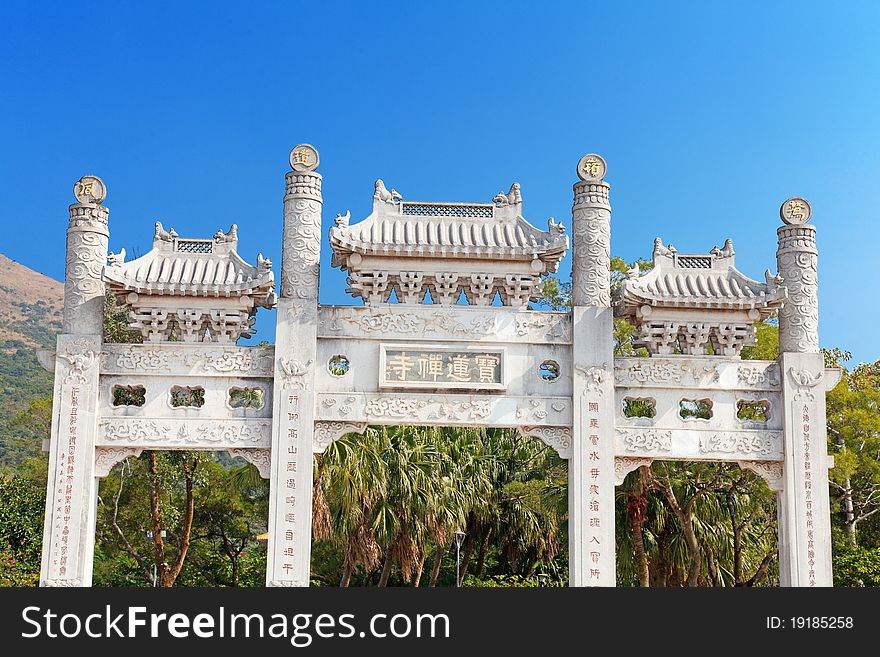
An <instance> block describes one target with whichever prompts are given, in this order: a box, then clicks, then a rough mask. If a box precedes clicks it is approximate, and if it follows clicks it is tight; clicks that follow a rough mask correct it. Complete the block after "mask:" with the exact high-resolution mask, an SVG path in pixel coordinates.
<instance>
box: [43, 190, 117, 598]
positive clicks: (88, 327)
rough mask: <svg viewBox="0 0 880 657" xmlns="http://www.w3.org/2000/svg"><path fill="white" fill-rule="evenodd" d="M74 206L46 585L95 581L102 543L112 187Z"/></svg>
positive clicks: (58, 366)
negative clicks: (98, 537) (100, 464)
mask: <svg viewBox="0 0 880 657" xmlns="http://www.w3.org/2000/svg"><path fill="white" fill-rule="evenodd" d="M73 192H74V196H75V197H76V200H77V202H76V203H74V204H73V205H71V206H70V223H69V225H68V228H67V267H66V273H65V284H64V319H63V324H62V332H61V334H60V335H59V336H58V343H57V349H56V359H55V388H54V396H53V403H52V433H51V438H50V441H49V479H48V484H47V487H46V517H45V523H44V528H43V554H42V562H41V566H40V585H41V586H89V585H90V584H91V582H92V559H93V556H94V541H95V506H96V500H97V498H96V495H97V479H96V478H95V430H96V427H97V410H98V362H99V360H100V355H101V345H102V341H103V316H104V312H103V311H104V284H103V283H102V281H101V271H102V268H103V267H104V264H105V263H106V262H107V240H108V236H109V234H108V230H107V218H108V216H109V210H108V209H107V208H105V207H103V206H102V205H101V203H102V202H103V200H104V198H105V196H106V190H105V187H104V183H103V182H102V181H101V180H100V179H99V178H97V177H95V176H83V177H82V178H80V179H79V181H77V183H76V185H75V186H74V190H73Z"/></svg>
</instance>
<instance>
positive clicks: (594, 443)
mask: <svg viewBox="0 0 880 657" xmlns="http://www.w3.org/2000/svg"><path fill="white" fill-rule="evenodd" d="M584 403H585V405H586V411H587V412H586V413H584V415H583V418H584V422H586V423H587V431H586V434H587V444H586V448H585V453H586V464H585V465H586V468H587V473H588V476H587V477H586V478H585V481H586V486H587V491H586V494H587V528H586V536H587V548H588V550H589V554H588V557H589V566H588V575H587V580H588V581H592V580H597V581H599V580H601V577H602V571H601V570H600V564H601V563H602V550H603V549H612V550H613V549H614V546H604V545H602V538H603V536H602V518H601V512H602V511H605V509H602V506H601V505H602V499H603V495H602V493H603V491H602V488H601V487H602V486H603V483H602V482H603V477H602V471H603V469H604V468H606V467H607V466H608V464H607V463H605V462H604V459H603V458H602V445H600V441H601V438H600V435H601V432H600V428H601V427H600V422H601V408H600V402H599V399H598V397H596V399H595V401H585V402H584ZM606 479H607V478H606ZM612 499H613V497H612Z"/></svg>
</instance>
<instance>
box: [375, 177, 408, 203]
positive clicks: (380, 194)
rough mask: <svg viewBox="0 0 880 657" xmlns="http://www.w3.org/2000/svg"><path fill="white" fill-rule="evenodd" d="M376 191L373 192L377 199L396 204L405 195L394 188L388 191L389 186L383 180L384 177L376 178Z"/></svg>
mask: <svg viewBox="0 0 880 657" xmlns="http://www.w3.org/2000/svg"><path fill="white" fill-rule="evenodd" d="M374 188H375V191H374V192H373V199H375V200H377V201H381V202H382V203H390V204H392V205H396V204H397V203H399V202H400V201H402V200H403V196H401V195H400V194H399V193H398V191H397V190H396V189H394V188H392V189H391V191H390V192H389V191H388V188H387V187H385V183H384V182H382V179H381V178H379V179H378V180H376V183H375V185H374Z"/></svg>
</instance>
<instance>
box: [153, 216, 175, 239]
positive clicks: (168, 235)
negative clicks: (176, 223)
mask: <svg viewBox="0 0 880 657" xmlns="http://www.w3.org/2000/svg"><path fill="white" fill-rule="evenodd" d="M175 237H177V231H175V230H174V229H173V228H171V229H170V230H165V229H164V228H162V222H161V221H157V222H156V231H155V232H154V233H153V241H154V242H155V241H156V240H163V241H165V242H170V241H171V240H172V238H175Z"/></svg>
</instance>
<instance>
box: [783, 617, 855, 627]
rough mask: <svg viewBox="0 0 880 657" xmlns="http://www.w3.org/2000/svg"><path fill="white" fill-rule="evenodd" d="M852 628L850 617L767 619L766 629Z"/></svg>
mask: <svg viewBox="0 0 880 657" xmlns="http://www.w3.org/2000/svg"><path fill="white" fill-rule="evenodd" d="M853 626H854V622H853V618H852V616H790V617H788V618H781V617H779V616H768V617H767V629H769V630H786V629H792V630H848V629H852V627H853Z"/></svg>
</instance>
